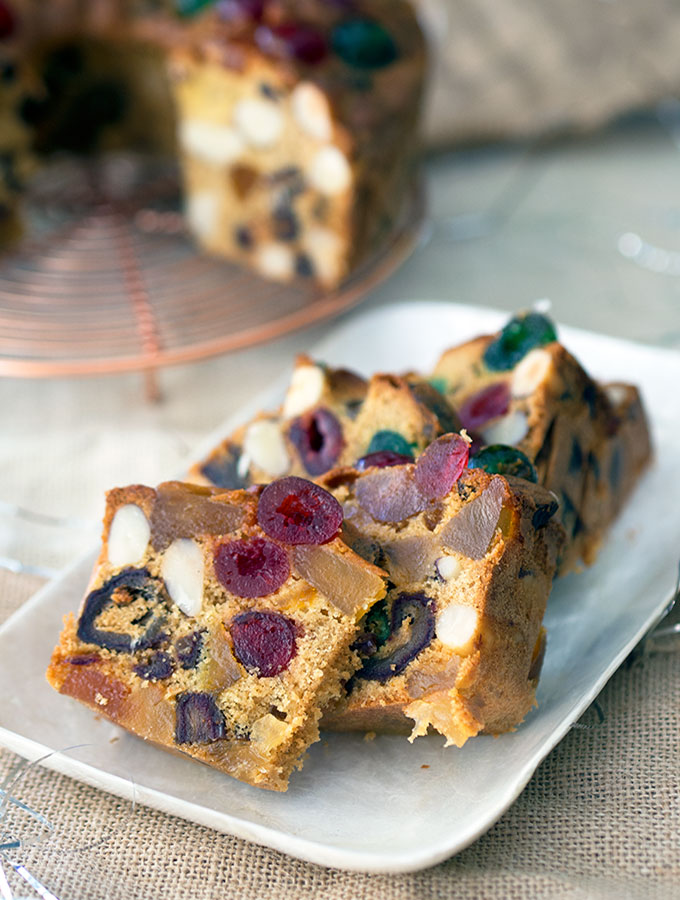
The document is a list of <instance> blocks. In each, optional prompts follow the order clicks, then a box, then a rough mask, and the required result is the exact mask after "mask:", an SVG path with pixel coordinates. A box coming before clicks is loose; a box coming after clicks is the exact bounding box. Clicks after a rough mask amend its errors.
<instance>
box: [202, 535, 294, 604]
mask: <svg viewBox="0 0 680 900" xmlns="http://www.w3.org/2000/svg"><path fill="white" fill-rule="evenodd" d="M215 575H216V576H217V579H218V581H219V582H220V583H221V584H223V585H224V587H225V588H226V589H227V590H228V591H231V593H232V594H235V595H236V596H237V597H248V598H253V597H265V596H267V594H273V593H274V591H278V589H279V588H280V587H281V585H282V584H285V582H286V581H287V580H288V576H289V575H290V563H289V561H288V554H287V553H286V551H285V550H284V549H283V547H279V545H278V544H274V543H273V542H272V541H266V540H264V539H263V538H257V537H256V538H241V539H239V540H234V541H224V543H222V544H220V545H219V546H218V547H217V549H216V550H215Z"/></svg>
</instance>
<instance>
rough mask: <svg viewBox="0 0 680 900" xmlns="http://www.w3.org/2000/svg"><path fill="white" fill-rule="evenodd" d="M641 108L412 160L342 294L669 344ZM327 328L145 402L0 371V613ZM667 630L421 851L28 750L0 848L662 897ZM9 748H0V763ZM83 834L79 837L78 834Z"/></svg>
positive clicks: (673, 244) (674, 254)
mask: <svg viewBox="0 0 680 900" xmlns="http://www.w3.org/2000/svg"><path fill="white" fill-rule="evenodd" d="M673 112H674V111H673V110H672V109H671V113H673ZM663 113H664V115H663V117H662V118H663V122H664V124H660V123H659V121H658V120H657V118H655V117H644V118H642V117H641V118H638V119H636V120H629V121H627V122H626V123H625V124H621V125H620V126H618V127H617V128H616V129H612V130H611V131H609V132H607V133H606V134H603V135H598V136H592V137H584V138H582V139H573V140H571V141H569V142H568V143H562V144H548V143H547V142H537V143H535V144H533V145H529V146H525V145H522V146H513V147H507V146H504V147H489V148H482V149H474V150H473V149H470V150H459V151H456V152H452V153H450V154H447V155H446V156H438V157H433V158H431V159H429V160H427V162H426V166H425V173H426V181H427V189H428V195H429V209H430V213H429V220H428V223H427V226H426V228H425V231H424V234H423V242H422V244H421V246H420V247H419V248H418V250H417V251H416V252H415V253H414V255H413V257H412V258H411V259H410V260H409V261H408V262H407V263H406V264H405V265H404V266H403V267H402V269H401V270H400V271H399V272H398V273H397V274H396V275H394V276H393V277H392V278H391V279H390V280H389V281H388V282H386V283H384V284H383V285H382V286H381V287H380V288H379V289H377V290H375V291H374V292H373V293H372V294H371V296H370V297H368V298H367V299H366V301H365V303H364V304H363V306H362V307H361V309H362V310H365V309H367V308H370V307H376V306H378V305H381V304H386V303H390V302H395V301H399V300H414V299H427V300H441V301H456V302H461V303H467V304H473V305H475V304H476V305H479V306H485V305H488V306H494V307H498V308H502V309H507V310H508V311H514V310H517V309H519V308H523V307H526V306H528V305H531V304H532V303H534V302H535V301H536V300H538V299H544V298H547V299H549V300H550V302H551V304H552V314H553V316H554V317H555V319H556V320H557V321H558V322H561V323H563V324H569V325H574V326H578V327H580V328H586V329H590V330H593V331H598V332H602V333H606V334H610V335H616V336H621V337H626V338H631V339H634V340H638V341H643V342H646V343H650V344H654V345H658V346H664V347H670V348H677V349H680V199H679V198H680V194H679V193H678V190H677V185H678V184H679V183H680V126H679V125H678V122H680V120H678V119H675V118H674V117H673V115H669V113H668V108H664V110H663ZM348 315H356V313H349V314H348ZM332 328H333V324H332V323H330V324H324V325H321V326H317V327H314V328H311V329H308V330H306V331H304V332H299V333H297V334H294V335H291V336H288V337H287V338H284V339H281V340H279V341H277V342H275V343H272V344H269V345H267V346H266V347H255V348H252V349H250V350H245V351H242V352H239V353H235V354H232V355H229V356H225V357H221V358H216V359H213V360H208V361H205V362H202V363H199V364H195V365H191V366H182V367H176V368H173V369H168V370H165V371H163V372H162V373H161V374H160V385H161V390H162V400H161V402H160V403H158V404H154V405H150V404H148V403H147V402H146V400H145V392H144V383H143V379H142V377H141V376H137V375H125V376H117V377H111V378H105V377H92V378H82V379H61V380H51V381H29V380H26V381H21V380H17V379H3V380H0V408H1V409H2V412H3V423H4V424H3V428H2V431H1V432H0V558H2V560H4V562H5V564H6V566H14V567H15V568H17V567H18V564H19V563H21V567H22V569H21V572H20V574H11V573H10V572H9V571H7V570H6V569H5V570H2V569H0V620H1V619H2V618H4V617H5V616H6V615H8V614H9V613H10V612H11V611H12V610H13V609H15V608H17V607H18V605H20V603H21V602H22V601H23V600H25V599H26V598H27V597H28V596H29V595H30V593H31V592H32V591H33V590H34V589H35V588H36V587H37V586H38V585H39V584H40V583H41V577H44V576H46V575H48V574H49V573H50V572H51V571H55V570H58V569H59V568H61V567H62V566H64V565H65V564H66V563H67V562H68V561H70V560H71V559H72V558H73V557H74V556H75V555H77V554H78V553H79V552H80V550H81V548H83V547H87V546H91V545H92V543H93V542H96V540H97V536H98V531H99V525H98V521H99V519H100V517H101V511H102V496H103V492H104V491H105V490H106V489H107V488H109V487H111V486H113V485H117V484H127V483H131V482H148V483H155V482H158V481H160V480H162V479H164V478H168V477H174V476H175V475H176V474H177V473H178V472H181V471H182V470H183V469H184V468H185V467H186V466H187V464H188V462H190V461H191V460H192V458H193V455H194V452H195V448H196V447H197V446H198V445H200V443H201V441H202V440H203V439H204V438H205V436H206V434H208V433H209V432H210V431H212V430H213V429H214V428H216V427H217V426H218V425H219V424H220V422H221V421H223V420H224V419H226V418H227V417H228V416H229V415H231V414H232V413H233V412H234V411H235V410H237V409H239V407H240V406H241V405H242V404H243V403H244V402H245V401H246V400H248V399H250V398H251V397H252V396H253V395H254V394H256V393H257V392H259V391H261V390H263V389H265V388H266V387H267V386H268V385H269V384H271V382H272V381H273V380H275V379H276V378H277V377H280V375H281V373H282V372H285V371H286V369H288V368H289V367H290V365H291V362H292V359H293V357H294V355H295V353H297V352H301V351H305V350H306V349H307V348H308V347H310V346H311V345H312V344H314V343H315V342H317V341H318V340H320V339H321V338H322V337H323V336H324V335H325V334H327V333H328V332H329V330H330V329H332ZM631 380H632V381H634V380H635V373H634V372H631ZM669 389H676V388H675V386H669ZM662 525H663V523H660V527H662ZM677 647H678V642H677V637H676V638H672V637H671V638H656V639H654V640H652V641H649V642H647V644H646V645H645V646H644V648H642V649H641V650H640V651H639V652H638V653H637V655H636V656H635V658H634V660H633V661H632V662H631V664H630V665H628V666H626V667H624V668H623V669H622V670H621V671H620V672H619V673H617V675H616V676H615V677H614V679H613V680H612V681H611V682H610V684H609V685H608V686H607V688H606V689H605V691H604V692H603V694H602V695H601V698H600V700H599V707H598V708H593V709H591V710H590V711H589V713H588V714H587V715H586V716H585V717H584V720H583V721H582V725H583V727H581V728H576V729H574V730H573V731H572V732H571V733H570V734H569V735H568V736H567V738H566V739H565V740H564V741H563V742H562V743H561V744H560V745H559V746H558V748H556V750H555V751H554V752H553V753H552V754H551V755H550V756H549V757H548V759H547V760H546V761H545V763H544V764H543V765H542V766H541V768H540V769H539V770H538V772H537V774H536V775H535V776H534V778H533V780H532V781H531V782H530V784H529V786H528V788H527V789H526V791H525V792H524V794H523V795H522V796H521V797H520V799H519V800H518V801H517V803H516V804H515V805H514V806H513V807H512V808H511V810H510V811H509V812H508V813H507V814H506V815H505V816H504V817H503V818H502V819H501V820H500V822H499V823H498V824H497V825H496V826H494V828H493V829H492V830H491V831H490V832H489V833H488V834H487V835H486V836H485V837H483V838H482V839H481V840H480V841H478V842H477V843H476V844H475V845H474V846H473V847H471V848H470V849H468V850H467V851H465V852H464V853H462V854H460V855H459V856H457V857H456V858H455V859H453V860H451V861H449V862H448V863H445V864H443V865H441V866H438V867H436V868H434V869H431V870H429V871H428V872H424V873H420V874H418V875H413V876H393V877H392V876H361V875H349V874H345V873H337V872H332V871H330V870H324V869H321V868H318V867H314V866H309V865H306V864H304V863H301V862H297V861H295V860H289V859H287V858H285V857H283V856H281V855H280V854H277V853H275V852H273V851H269V850H264V849H261V848H256V847H253V846H251V845H248V844H245V843H244V842H241V841H239V840H237V839H235V838H229V837H226V836H224V835H216V834H213V833H212V832H210V831H208V830H206V829H204V828H201V827H198V826H194V825H189V824H187V823H184V822H181V821H180V820H178V819H174V818H172V817H169V816H164V815H163V814H161V813H156V812H152V811H148V810H135V811H134V813H133V814H130V810H128V809H122V808H121V805H120V803H119V801H117V800H115V799H113V798H109V797H107V796H106V795H104V794H100V793H98V792H97V791H94V790H92V789H90V788H86V787H84V786H81V785H76V784H75V783H72V782H70V781H69V780H68V779H66V778H62V777H61V776H55V775H53V774H50V773H47V772H44V771H41V770H35V771H31V772H30V773H28V775H27V776H26V777H25V778H24V780H23V782H22V789H23V791H24V793H23V794H22V796H21V799H22V800H26V802H29V803H31V804H32V805H33V806H36V807H37V808H39V809H40V810H41V811H42V812H43V813H45V814H46V815H48V816H50V815H52V816H53V817H54V821H55V822H56V824H57V834H56V836H55V837H54V838H53V839H51V840H50V841H47V842H44V843H41V844H39V845H38V846H36V847H32V848H27V849H26V850H25V851H24V853H25V858H22V861H24V862H26V865H27V866H29V863H30V866H29V868H30V869H31V871H32V872H34V874H36V875H39V876H40V878H41V879H42V880H43V882H44V883H45V884H46V885H47V886H48V887H49V888H50V889H51V890H52V891H53V892H55V894H56V895H57V896H58V897H59V898H60V900H71V898H74V900H75V898H89V897H92V898H95V897H97V898H100V897H103V896H108V897H119V896H120V897H155V896H164V897H167V898H173V897H177V898H179V897H182V898H183V900H185V898H189V897H201V898H203V897H212V896H222V895H223V894H224V891H225V889H226V888H228V887H230V888H232V889H233V887H234V885H237V886H238V896H239V897H243V898H251V897H252V898H262V897H276V898H279V897H284V898H285V897H288V896H289V894H290V896H291V897H293V896H294V897H296V898H299V897H313V896H317V895H321V894H323V896H325V897H330V898H336V897H338V898H340V897H342V898H354V897H359V896H362V897H373V896H374V895H375V897H376V898H377V897H381V898H383V897H387V898H392V897H394V898H406V897H409V898H410V897H420V896H423V897H430V896H433V895H435V894H436V896H442V897H449V896H451V897H453V896H456V897H466V896H471V897H472V896H475V897H476V896H482V895H483V896H487V895H488V896H513V897H514V896H517V897H519V896H529V897H534V896H535V897H542V896H551V897H562V896H564V897H600V896H602V897H609V896H612V897H614V896H632V897H633V896H638V895H640V896H642V895H643V894H644V895H645V896H649V895H650V893H651V895H652V896H669V897H670V896H672V895H673V894H674V893H675V895H676V896H677V894H678V891H680V850H679V848H678V838H677V835H678V833H680V801H679V799H678V798H679V797H680V790H678V788H679V786H680V785H679V783H678V782H679V777H678V771H679V767H678V754H677V734H678V726H679V725H680V722H679V721H678V720H679V713H678V703H677V698H678V689H677V685H678V678H680V654H678V653H677V652H675V651H677ZM0 665H2V660H0ZM16 763H17V760H16V758H15V757H12V756H10V755H9V754H7V753H0V778H1V777H3V775H4V774H6V773H8V772H10V771H11V769H12V767H13V766H14V765H16ZM1 812H2V810H1V808H0V813H1ZM104 823H106V824H104ZM102 828H104V831H103V832H102ZM1 829H2V826H0V831H1ZM97 829H99V831H97ZM107 829H112V833H111V834H110V835H109V832H108V830H107ZM92 833H97V834H100V837H101V839H100V838H98V839H97V842H98V846H97V847H94V848H91V849H83V848H84V847H85V846H86V845H88V843H91V839H90V838H89V837H88V835H91V834H92ZM107 835H108V838H107ZM1 836H2V835H1V833H0V837H1ZM12 877H15V876H12ZM12 883H13V886H14V889H15V890H16V891H19V892H21V891H22V890H23V891H24V893H25V886H24V888H21V889H20V888H19V887H18V885H19V884H20V881H19V880H17V881H16V882H12ZM1 886H2V882H1V880H0V888H1ZM487 892H488V894H487ZM655 892H656V893H655ZM0 895H1V890H0Z"/></svg>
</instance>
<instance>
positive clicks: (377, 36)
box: [331, 19, 398, 69]
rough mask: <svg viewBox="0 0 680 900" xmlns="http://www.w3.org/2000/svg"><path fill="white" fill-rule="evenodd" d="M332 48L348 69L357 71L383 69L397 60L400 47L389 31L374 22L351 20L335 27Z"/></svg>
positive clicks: (369, 20)
mask: <svg viewBox="0 0 680 900" xmlns="http://www.w3.org/2000/svg"><path fill="white" fill-rule="evenodd" d="M331 46H332V48H333V50H334V52H335V53H337V55H338V56H339V57H340V59H341V60H342V61H343V62H346V63H347V65H349V66H352V67H353V68H355V69H380V68H382V67H383V66H388V65H390V63H393V62H394V61H395V59H396V58H397V55H398V54H397V47H396V44H395V43H394V40H393V39H392V36H391V35H390V33H389V31H387V29H386V28H384V27H383V26H382V25H381V24H380V23H379V22H374V21H373V20H371V19H350V20H348V21H346V22H341V23H340V24H339V25H336V26H335V28H334V29H333V32H332V34H331Z"/></svg>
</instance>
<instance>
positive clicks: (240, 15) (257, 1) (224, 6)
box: [180, 0, 265, 22]
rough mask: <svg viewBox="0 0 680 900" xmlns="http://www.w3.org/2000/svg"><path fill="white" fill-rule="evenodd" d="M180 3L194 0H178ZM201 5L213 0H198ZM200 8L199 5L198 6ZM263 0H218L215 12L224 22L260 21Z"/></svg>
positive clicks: (262, 12)
mask: <svg viewBox="0 0 680 900" xmlns="http://www.w3.org/2000/svg"><path fill="white" fill-rule="evenodd" d="M180 2H182V3H187V2H196V0H180ZM198 2H199V3H200V4H201V5H205V3H206V2H208V3H209V2H214V0H198ZM198 8H199V9H200V6H199V7H198ZM264 8H265V0H218V3H217V5H216V7H215V9H216V10H217V14H218V16H219V17H220V18H221V19H224V20H225V21H226V22H260V21H261V20H262V16H263V15H264Z"/></svg>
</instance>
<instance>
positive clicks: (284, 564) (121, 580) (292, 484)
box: [47, 478, 385, 790]
mask: <svg viewBox="0 0 680 900" xmlns="http://www.w3.org/2000/svg"><path fill="white" fill-rule="evenodd" d="M341 524H342V509H341V507H340V505H339V503H338V502H337V501H336V500H335V499H334V498H333V497H332V496H331V495H330V494H329V493H327V492H326V491H325V490H323V489H322V488H320V487H319V486H317V485H315V484H312V483H311V482H309V481H305V480H303V479H300V478H287V479H282V480H280V481H277V482H274V483H272V484H270V485H269V486H268V487H266V488H264V489H262V490H260V491H255V492H253V491H251V492H246V491H234V492H227V493H222V492H220V491H219V490H218V489H211V488H205V487H199V486H196V485H185V484H181V483H178V482H168V483H166V484H162V485H160V487H158V489H156V490H154V489H153V488H150V487H143V486H133V487H127V488H119V489H115V490H112V491H110V492H109V494H108V497H107V506H106V516H105V519H104V534H103V546H102V550H101V554H100V556H99V559H98V561H97V564H96V567H95V570H94V574H93V576H92V580H91V583H90V586H89V589H88V593H87V596H86V597H85V600H84V601H83V604H82V606H81V609H80V611H79V613H78V614H77V615H76V616H73V615H69V616H68V617H67V618H66V620H65V626H64V630H63V632H62V635H61V639H60V642H59V645H58V646H57V648H56V649H55V651H54V653H53V656H52V661H51V663H50V666H49V669H48V672H47V678H48V680H49V682H50V684H51V685H52V686H53V687H54V688H55V689H56V690H57V691H59V692H60V693H62V694H66V695H68V696H71V697H74V698H75V699H77V700H79V701H81V702H82V703H85V704H87V705H88V706H91V707H92V708H93V709H95V710H96V711H97V712H98V713H101V714H102V715H104V716H106V717H107V718H109V719H111V720H112V721H113V722H116V723H117V724H119V725H121V726H122V727H123V728H126V729H127V730H128V731H131V732H133V733H134V734H137V735H139V736H140V737H142V738H145V739H146V740H149V741H152V742H154V743H156V744H158V745H160V746H162V747H164V748H166V749H171V750H174V751H178V752H181V753H184V754H186V755H188V756H190V757H192V758H194V759H198V760H200V761H201V762H204V763H207V764H208V765H211V766H214V767H215V768H217V769H220V770H221V771H223V772H226V773H227V774H229V775H232V776H234V777H235V778H238V779H240V780H241V781H245V782H247V783H248V784H251V785H254V786H256V787H262V788H269V789H272V790H285V789H286V787H287V784H288V778H289V776H290V774H291V772H292V771H293V769H294V768H295V767H296V766H299V765H300V763H301V758H302V756H303V754H304V752H305V750H306V749H307V747H308V746H309V745H310V744H311V743H312V742H313V741H315V740H317V738H318V720H319V718H320V715H321V707H322V706H324V705H326V704H328V703H329V702H330V701H331V700H332V699H333V698H334V697H335V696H337V695H338V694H339V693H340V691H341V684H342V683H344V682H346V681H347V680H348V679H349V678H350V677H351V675H352V673H353V672H354V670H355V669H356V668H357V666H358V658H357V655H356V653H355V652H354V651H353V650H351V649H350V647H351V645H352V644H353V643H354V640H355V637H356V622H357V620H358V619H359V618H361V617H362V616H363V615H364V614H365V613H366V612H367V611H368V610H369V609H370V607H371V606H372V605H373V604H374V603H375V602H376V601H378V600H380V599H381V598H382V597H383V595H384V593H385V586H384V578H383V576H384V573H383V572H381V571H380V570H379V569H377V568H376V567H374V566H372V565H371V564H369V563H367V562H364V560H362V559H361V558H360V557H359V556H357V555H356V554H355V553H354V552H353V551H352V550H350V549H349V548H348V547H347V546H346V545H345V544H344V543H343V541H342V540H341V538H340V536H339V532H340V528H341Z"/></svg>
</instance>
